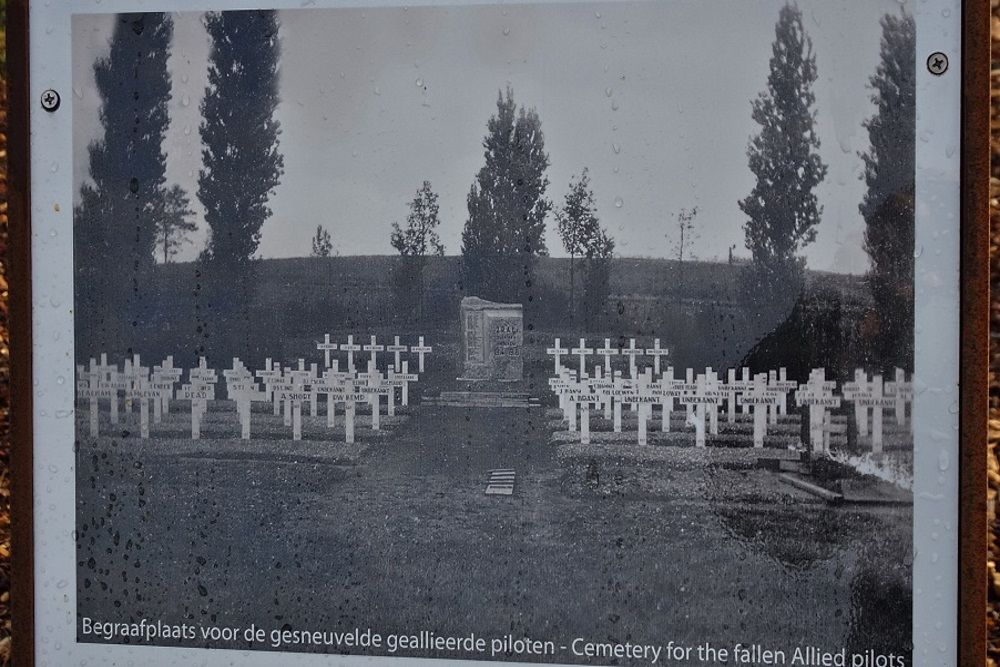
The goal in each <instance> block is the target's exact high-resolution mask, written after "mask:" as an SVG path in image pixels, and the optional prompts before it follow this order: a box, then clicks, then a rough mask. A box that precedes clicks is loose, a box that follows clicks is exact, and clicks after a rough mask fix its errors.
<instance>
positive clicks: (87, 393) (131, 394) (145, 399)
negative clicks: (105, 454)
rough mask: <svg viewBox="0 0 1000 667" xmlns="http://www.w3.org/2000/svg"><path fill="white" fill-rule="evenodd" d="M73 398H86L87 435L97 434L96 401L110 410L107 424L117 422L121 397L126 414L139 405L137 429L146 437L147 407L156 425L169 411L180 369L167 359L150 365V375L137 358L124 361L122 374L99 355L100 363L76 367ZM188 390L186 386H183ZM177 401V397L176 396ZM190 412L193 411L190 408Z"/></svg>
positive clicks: (105, 356) (148, 370) (104, 355)
mask: <svg viewBox="0 0 1000 667" xmlns="http://www.w3.org/2000/svg"><path fill="white" fill-rule="evenodd" d="M76 371H77V372H76V375H77V386H76V390H77V397H78V398H81V399H87V400H88V402H89V408H90V413H89V414H90V435H92V436H95V437H96V436H97V433H98V401H100V400H106V401H108V402H109V404H110V407H111V423H112V424H118V423H119V402H118V399H119V396H120V395H121V396H123V397H124V410H125V413H126V414H130V413H131V412H132V407H133V405H134V404H135V403H138V404H139V429H140V434H141V436H142V437H143V438H148V437H149V408H150V403H152V407H153V421H154V422H155V423H157V424H158V423H160V422H161V421H162V419H163V415H164V414H166V413H167V412H169V410H170V399H171V398H173V394H174V384H175V383H176V382H177V381H178V380H180V378H181V376H182V375H183V372H184V371H183V370H182V369H180V368H174V366H173V358H172V357H167V359H166V361H164V363H163V364H162V365H160V366H154V367H153V369H152V372H150V369H149V368H146V367H144V366H143V365H142V364H141V362H140V360H139V355H138V354H137V355H135V356H133V357H132V359H127V360H126V361H125V364H124V369H123V370H122V371H119V370H118V367H117V366H112V365H109V364H108V356H107V355H106V354H102V355H101V362H100V363H97V361H96V360H95V359H91V360H90V364H89V367H88V366H85V365H78V366H77V367H76ZM185 388H188V385H185ZM178 398H181V396H180V395H178ZM192 411H193V408H192Z"/></svg>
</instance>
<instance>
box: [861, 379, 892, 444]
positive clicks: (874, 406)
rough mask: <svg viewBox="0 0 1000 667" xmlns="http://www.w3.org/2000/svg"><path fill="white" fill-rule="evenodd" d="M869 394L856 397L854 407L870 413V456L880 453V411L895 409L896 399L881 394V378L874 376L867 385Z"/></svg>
mask: <svg viewBox="0 0 1000 667" xmlns="http://www.w3.org/2000/svg"><path fill="white" fill-rule="evenodd" d="M869 387H870V392H869V394H868V395H867V396H861V395H859V396H857V397H856V398H855V405H859V406H861V407H862V408H864V409H865V410H866V411H867V410H869V409H870V410H871V411H872V454H881V453H882V435H883V434H882V411H883V410H885V409H886V408H895V407H896V399H895V397H892V396H885V395H884V394H883V393H882V389H883V385H882V376H881V375H876V376H875V377H873V378H872V381H871V384H870V385H869Z"/></svg>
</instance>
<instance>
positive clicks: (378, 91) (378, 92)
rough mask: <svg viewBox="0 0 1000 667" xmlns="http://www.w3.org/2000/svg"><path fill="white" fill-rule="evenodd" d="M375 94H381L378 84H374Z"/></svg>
mask: <svg viewBox="0 0 1000 667" xmlns="http://www.w3.org/2000/svg"><path fill="white" fill-rule="evenodd" d="M375 94H376V95H381V94H382V90H381V89H380V88H379V87H378V86H375Z"/></svg>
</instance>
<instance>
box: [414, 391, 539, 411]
mask: <svg viewBox="0 0 1000 667" xmlns="http://www.w3.org/2000/svg"><path fill="white" fill-rule="evenodd" d="M422 402H423V404H424V405H437V406H443V407H453V408H527V407H532V406H538V405H540V403H539V401H538V399H537V398H534V397H532V396H529V395H528V394H526V393H521V392H474V391H442V392H441V394H440V395H438V396H425V397H424V398H423V401H422Z"/></svg>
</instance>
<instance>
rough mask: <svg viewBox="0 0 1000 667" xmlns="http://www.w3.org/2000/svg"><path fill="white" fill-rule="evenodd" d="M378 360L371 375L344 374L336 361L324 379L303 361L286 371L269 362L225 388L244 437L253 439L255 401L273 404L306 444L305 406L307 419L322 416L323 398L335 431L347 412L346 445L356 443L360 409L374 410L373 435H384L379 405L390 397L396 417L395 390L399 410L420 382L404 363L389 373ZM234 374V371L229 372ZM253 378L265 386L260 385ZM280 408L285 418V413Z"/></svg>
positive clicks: (373, 361)
mask: <svg viewBox="0 0 1000 667" xmlns="http://www.w3.org/2000/svg"><path fill="white" fill-rule="evenodd" d="M238 363H239V360H238V359H236V360H234V361H233V367H234V368H233V371H237V370H239V369H237V364H238ZM375 364H376V359H375V358H372V359H370V360H369V361H368V370H367V371H365V372H357V370H354V371H351V370H348V371H341V370H340V362H339V360H336V359H334V360H333V362H332V365H331V367H330V368H327V369H325V370H323V371H322V373H320V371H319V369H318V367H317V364H312V365H311V366H310V367H309V368H308V369H307V368H306V367H305V361H304V360H302V359H300V360H299V362H298V368H297V369H291V368H285V369H282V368H281V365H280V364H279V363H276V362H275V363H272V362H271V360H270V359H268V360H267V361H266V362H265V368H264V370H261V371H257V372H256V373H255V374H254V376H250V375H249V371H244V372H241V373H240V374H239V375H235V373H234V377H236V380H235V382H234V383H233V384H232V385H227V390H228V396H229V398H230V399H231V400H234V401H236V404H237V409H238V410H239V409H240V406H241V405H243V406H244V408H243V409H242V411H241V412H240V423H241V425H242V437H243V438H244V439H247V438H249V437H250V407H249V405H250V403H251V402H252V401H264V402H270V403H272V404H273V406H274V414H275V415H278V414H283V417H284V424H285V426H291V427H292V438H293V439H294V440H300V439H301V438H302V406H303V404H304V405H306V406H307V409H308V414H309V415H312V416H315V415H318V414H319V410H318V403H319V399H320V397H323V396H325V397H326V425H327V426H328V427H330V428H333V427H334V426H336V406H337V405H338V404H342V405H343V406H344V429H345V433H346V441H347V442H348V443H351V442H354V439H355V434H354V422H355V416H356V411H357V406H358V404H365V403H367V404H369V405H370V406H371V415H372V418H371V427H372V430H373V431H378V430H381V403H382V397H383V396H384V397H386V405H387V414H388V416H390V417H392V416H395V414H396V388H397V387H398V388H399V389H400V392H401V400H400V405H403V406H406V405H409V404H410V393H409V385H410V383H411V382H416V381H417V380H418V379H419V378H420V376H419V375H418V374H417V373H410V372H409V368H408V366H409V363H408V362H406V361H403V362H402V363H401V366H402V368H401V371H400V372H397V371H396V367H395V366H390V367H389V369H388V371H387V372H386V373H382V372H381V371H380V370H378V368H377V367H376V365H375ZM226 372H227V373H228V372H232V371H226ZM254 377H255V378H257V379H259V380H260V382H261V383H262V385H257V384H256V381H255V380H254ZM282 406H284V407H283V412H282Z"/></svg>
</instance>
